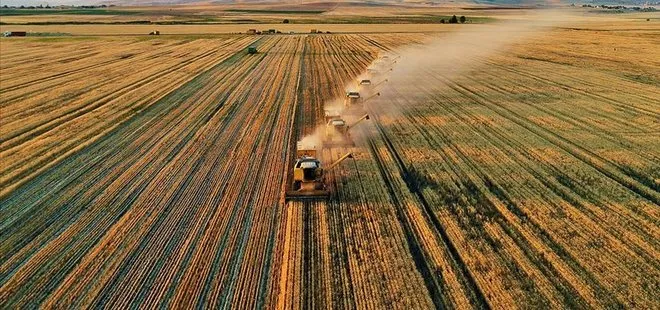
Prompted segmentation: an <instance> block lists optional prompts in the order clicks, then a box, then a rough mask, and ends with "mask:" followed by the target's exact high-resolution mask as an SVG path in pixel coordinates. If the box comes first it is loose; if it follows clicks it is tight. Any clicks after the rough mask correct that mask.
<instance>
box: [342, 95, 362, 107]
mask: <svg viewBox="0 0 660 310" xmlns="http://www.w3.org/2000/svg"><path fill="white" fill-rule="evenodd" d="M358 103H362V97H360V93H359V92H356V91H349V92H347V93H346V100H345V101H344V105H345V106H347V107H350V106H351V105H354V104H358Z"/></svg>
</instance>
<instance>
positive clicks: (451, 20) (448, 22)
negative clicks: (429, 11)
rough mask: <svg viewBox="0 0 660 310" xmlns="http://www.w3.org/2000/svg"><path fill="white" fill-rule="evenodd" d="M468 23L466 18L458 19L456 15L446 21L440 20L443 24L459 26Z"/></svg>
mask: <svg viewBox="0 0 660 310" xmlns="http://www.w3.org/2000/svg"><path fill="white" fill-rule="evenodd" d="M466 21H467V18H465V16H461V17H456V15H454V16H452V17H451V18H450V19H449V20H445V19H444V18H443V19H441V20H440V23H441V24H458V23H459V22H460V23H461V24H464V23H465V22H466Z"/></svg>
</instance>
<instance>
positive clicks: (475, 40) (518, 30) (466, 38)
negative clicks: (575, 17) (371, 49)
mask: <svg viewBox="0 0 660 310" xmlns="http://www.w3.org/2000/svg"><path fill="white" fill-rule="evenodd" d="M569 20H571V17H570V16H569V15H567V14H566V13H565V12H560V11H556V10H539V11H536V12H532V13H531V14H530V16H527V17H525V18H523V19H519V20H508V21H503V22H499V23H493V24H483V25H463V26H461V27H462V28H461V30H457V31H456V32H450V33H449V34H447V35H443V36H442V37H436V38H434V39H432V40H431V41H430V42H428V43H426V44H423V45H415V46H409V47H407V48H403V49H401V50H399V51H398V52H397V53H393V54H389V55H386V57H387V59H382V58H381V59H377V60H375V61H374V62H373V63H371V65H370V66H369V69H368V70H367V71H366V72H363V73H361V74H360V75H359V76H358V77H356V79H354V80H352V81H350V82H349V83H347V84H346V85H345V86H344V89H345V91H346V92H349V91H359V92H360V95H361V97H362V98H363V99H364V98H370V97H371V99H369V100H368V102H366V103H365V104H364V107H362V106H359V107H354V106H348V107H347V106H346V105H345V104H344V98H335V99H333V100H330V101H328V102H326V103H325V104H324V108H325V110H326V111H330V112H331V113H333V114H339V115H342V117H343V118H346V120H347V121H349V122H350V120H351V119H355V118H357V117H359V116H361V115H363V114H364V111H365V109H364V108H366V110H368V111H369V112H371V113H374V114H375V115H378V116H379V118H382V119H395V118H398V117H400V113H401V112H402V111H400V109H401V108H400V107H401V106H402V105H401V104H396V102H395V100H401V98H400V95H401V94H403V95H404V96H406V95H407V96H410V97H411V98H413V100H406V105H407V106H410V105H411V104H414V103H415V102H416V100H424V98H423V96H422V95H416V94H414V91H416V90H417V88H416V87H415V86H416V85H421V84H428V83H431V82H430V81H433V80H434V79H433V78H434V77H435V76H436V74H441V75H442V76H443V78H446V79H449V80H452V79H456V78H458V77H460V76H462V75H464V74H466V73H468V72H470V71H471V70H475V69H477V68H478V67H479V66H481V65H483V62H484V61H485V60H486V59H487V58H488V57H489V56H492V55H496V54H498V53H502V52H505V51H506V50H507V48H509V47H510V46H511V45H512V44H514V43H517V42H520V41H523V40H526V39H530V38H532V37H533V36H535V35H538V34H539V33H542V32H544V31H548V30H549V29H551V28H552V27H556V26H558V25H560V24H562V23H565V22H567V21H569ZM448 27H451V26H449V25H448ZM383 56H385V55H383ZM363 79H369V80H370V81H371V83H372V84H371V85H360V84H359V82H360V81H361V80H363ZM435 83H439V82H437V80H435ZM435 86H436V87H437V86H438V85H435ZM377 93H379V94H380V96H378V97H375V96H374V95H375V94H377ZM403 106H405V105H403ZM322 132H323V126H322V127H321V128H317V130H316V132H315V133H314V134H312V135H309V136H306V137H303V140H304V141H308V142H309V143H311V144H315V145H318V146H321V145H322V137H323V136H322V134H323V133H322ZM370 132H371V133H375V131H373V130H371V131H370ZM354 134H355V132H354ZM360 136H362V137H360ZM354 140H355V142H356V143H358V144H359V143H360V141H363V140H364V136H363V134H357V135H356V139H354ZM309 143H308V144H309Z"/></svg>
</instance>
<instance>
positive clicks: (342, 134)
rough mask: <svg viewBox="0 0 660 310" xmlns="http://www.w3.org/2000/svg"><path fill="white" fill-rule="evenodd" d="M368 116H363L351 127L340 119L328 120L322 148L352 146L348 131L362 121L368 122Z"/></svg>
mask: <svg viewBox="0 0 660 310" xmlns="http://www.w3.org/2000/svg"><path fill="white" fill-rule="evenodd" d="M368 119H369V114H365V115H363V116H362V117H360V118H359V119H358V120H357V121H355V122H353V123H352V124H351V125H347V124H346V121H344V120H343V119H342V118H341V117H338V118H334V119H330V120H328V123H327V124H326V125H325V138H324V140H323V146H324V147H337V146H354V145H355V143H353V140H351V135H350V132H349V130H350V129H351V128H353V127H355V125H357V124H359V123H360V122H362V121H363V120H368Z"/></svg>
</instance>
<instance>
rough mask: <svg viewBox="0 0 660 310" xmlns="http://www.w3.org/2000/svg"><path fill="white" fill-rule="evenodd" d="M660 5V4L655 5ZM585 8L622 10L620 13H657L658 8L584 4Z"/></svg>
mask: <svg viewBox="0 0 660 310" xmlns="http://www.w3.org/2000/svg"><path fill="white" fill-rule="evenodd" d="M655 4H660V2H658V3H655ZM582 7H583V8H596V9H606V10H620V11H638V12H655V11H657V9H656V8H654V7H652V6H647V7H639V6H625V5H605V4H601V5H597V4H583V5H582Z"/></svg>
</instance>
